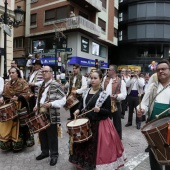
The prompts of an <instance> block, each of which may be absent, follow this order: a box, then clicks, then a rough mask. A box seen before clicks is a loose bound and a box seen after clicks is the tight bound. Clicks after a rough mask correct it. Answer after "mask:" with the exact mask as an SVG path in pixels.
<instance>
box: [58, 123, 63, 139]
mask: <svg viewBox="0 0 170 170" xmlns="http://www.w3.org/2000/svg"><path fill="white" fill-rule="evenodd" d="M57 130H58V137H60V138H63V131H62V127H61V125H58V124H57Z"/></svg>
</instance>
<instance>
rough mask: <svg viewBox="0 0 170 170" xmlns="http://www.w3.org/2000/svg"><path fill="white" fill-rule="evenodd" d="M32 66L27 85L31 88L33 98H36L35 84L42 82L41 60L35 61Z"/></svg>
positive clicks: (36, 89) (36, 88)
mask: <svg viewBox="0 0 170 170" xmlns="http://www.w3.org/2000/svg"><path fill="white" fill-rule="evenodd" d="M33 66H34V70H33V72H32V73H31V75H30V77H29V81H28V83H29V85H30V86H31V87H32V88H31V89H32V91H33V93H34V94H35V97H36V98H37V93H38V87H36V83H37V82H39V81H42V80H43V75H42V72H41V69H42V66H43V64H42V62H41V60H35V61H34V63H33Z"/></svg>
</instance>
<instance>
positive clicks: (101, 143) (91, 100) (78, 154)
mask: <svg viewBox="0 0 170 170" xmlns="http://www.w3.org/2000/svg"><path fill="white" fill-rule="evenodd" d="M101 82H102V73H101V72H100V71H94V72H93V73H92V74H91V85H92V86H91V88H88V89H87V90H86V91H85V92H84V94H83V97H82V100H81V101H80V103H79V106H78V109H77V110H76V111H75V112H74V115H75V116H77V115H80V114H82V112H86V111H90V110H91V111H90V112H87V114H85V115H84V116H85V117H86V118H88V119H89V120H90V124H91V131H92V134H93V135H92V138H91V139H90V140H88V141H86V142H84V143H73V148H72V152H73V153H72V152H71V150H70V156H69V161H70V162H71V163H73V164H74V165H76V166H77V167H78V168H80V169H89V170H90V169H91V170H94V169H95V168H96V169H117V168H118V167H119V166H123V164H124V159H125V157H124V148H123V145H122V143H121V140H120V138H119V136H118V134H117V132H116V130H115V128H114V125H113V123H112V121H111V120H110V118H109V117H110V114H111V112H110V110H111V100H110V96H109V95H108V93H107V92H106V91H103V90H102V88H101ZM75 122H76V121H75ZM118 160H121V161H120V162H119V161H118ZM113 165H114V166H113Z"/></svg>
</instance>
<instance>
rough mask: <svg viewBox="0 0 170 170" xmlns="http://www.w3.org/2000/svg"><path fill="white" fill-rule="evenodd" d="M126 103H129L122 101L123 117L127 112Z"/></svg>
mask: <svg viewBox="0 0 170 170" xmlns="http://www.w3.org/2000/svg"><path fill="white" fill-rule="evenodd" d="M126 103H127V101H126V100H122V101H121V106H122V111H121V114H122V115H123V116H124V115H125V111H126Z"/></svg>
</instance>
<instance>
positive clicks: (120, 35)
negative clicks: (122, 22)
mask: <svg viewBox="0 0 170 170" xmlns="http://www.w3.org/2000/svg"><path fill="white" fill-rule="evenodd" d="M122 36H123V31H119V41H122V39H123V38H122Z"/></svg>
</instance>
